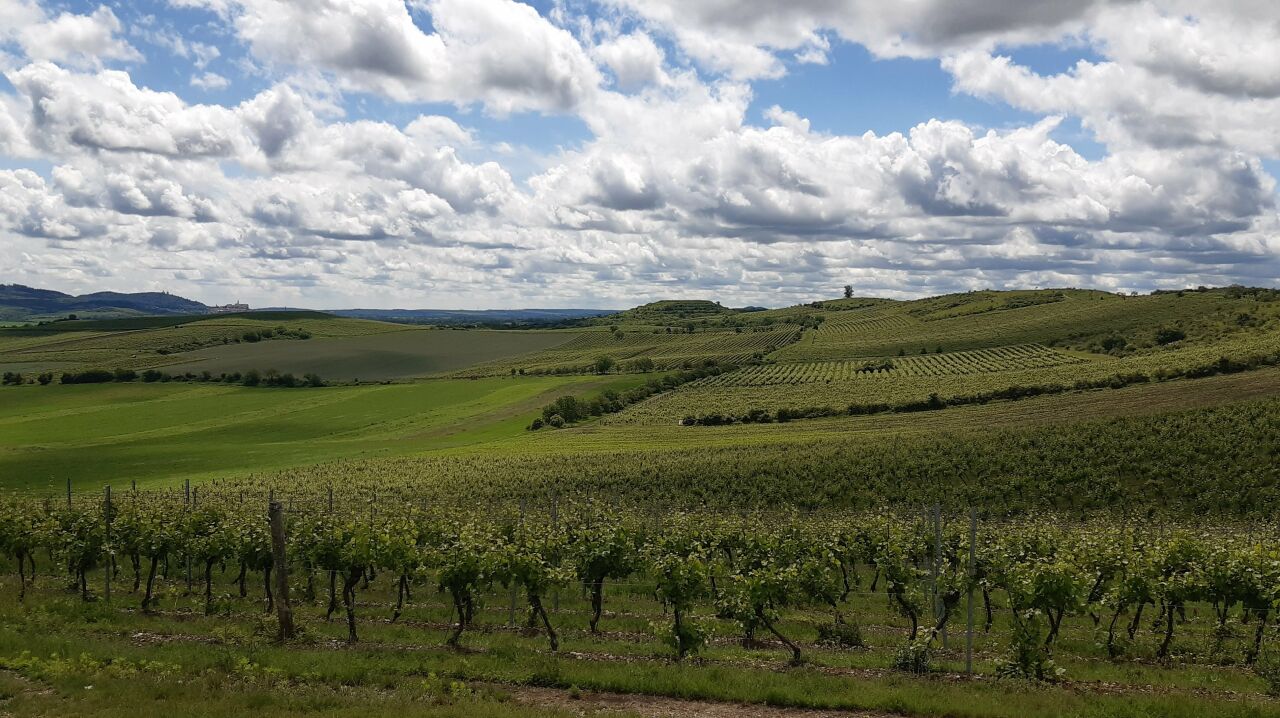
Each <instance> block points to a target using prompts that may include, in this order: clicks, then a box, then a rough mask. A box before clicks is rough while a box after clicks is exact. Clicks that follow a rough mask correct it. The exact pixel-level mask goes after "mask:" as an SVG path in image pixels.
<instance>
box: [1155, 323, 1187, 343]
mask: <svg viewBox="0 0 1280 718" xmlns="http://www.w3.org/2000/svg"><path fill="white" fill-rule="evenodd" d="M1186 338H1187V333H1186V332H1184V331H1182V330H1181V329H1175V328H1173V327H1161V328H1160V329H1157V330H1156V344H1172V343H1174V342H1180V341H1182V340H1183V339H1186Z"/></svg>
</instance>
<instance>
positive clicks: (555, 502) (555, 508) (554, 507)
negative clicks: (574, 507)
mask: <svg viewBox="0 0 1280 718" xmlns="http://www.w3.org/2000/svg"><path fill="white" fill-rule="evenodd" d="M558 530H560V494H559V493H552V494H551V533H552V534H555V533H556V531H558ZM551 610H552V611H559V610H560V589H559V588H554V589H552V590H551Z"/></svg>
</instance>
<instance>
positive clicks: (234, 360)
mask: <svg viewBox="0 0 1280 718" xmlns="http://www.w3.org/2000/svg"><path fill="white" fill-rule="evenodd" d="M569 339H571V337H566V336H565V335H563V334H557V333H554V332H538V331H519V332H516V331H506V332H502V331H486V330H480V329H477V330H470V331H460V330H451V329H411V330H408V331H398V332H387V333H385V334H376V335H372V336H352V337H337V338H327V339H312V340H310V341H307V342H289V341H276V342H258V343H256V344H233V345H229V346H219V347H212V348H208V349H198V350H196V351H192V352H188V353H186V354H183V355H182V357H183V360H184V361H182V362H181V363H176V364H170V365H166V366H165V371H170V372H196V373H198V372H202V371H208V372H212V373H213V374H221V373H224V372H225V373H231V372H244V371H247V370H249V369H267V368H274V369H279V370H280V371H291V372H293V373H295V374H303V373H306V372H313V373H316V374H319V375H320V376H322V377H325V378H326V379H333V380H337V381H353V380H362V381H384V380H387V379H405V378H412V377H421V376H428V375H432V374H442V373H446V372H452V371H455V370H459V369H463V368H466V367H470V366H472V365H475V364H478V363H480V362H486V361H491V360H493V358H494V357H509V356H519V355H523V354H527V353H532V352H538V351H542V350H546V349H547V348H549V347H553V346H556V345H558V344H562V343H564V342H565V341H566V340H569ZM502 373H509V372H499V374H502Z"/></svg>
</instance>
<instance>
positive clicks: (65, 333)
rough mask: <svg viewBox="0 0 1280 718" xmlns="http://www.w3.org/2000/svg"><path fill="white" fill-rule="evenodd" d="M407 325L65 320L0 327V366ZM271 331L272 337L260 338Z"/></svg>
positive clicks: (177, 351)
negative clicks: (39, 324) (19, 326)
mask: <svg viewBox="0 0 1280 718" xmlns="http://www.w3.org/2000/svg"><path fill="white" fill-rule="evenodd" d="M407 329H408V328H407V327H404V326H401V325H397V324H386V323H383V322H371V321H364V320H351V319H337V318H334V317H329V316H327V315H321V314H315V313H306V312H299V313H279V314H264V316H263V317H258V316H257V315H236V316H220V315H213V316H211V317H186V318H181V317H179V318H171V317H166V318H165V319H164V320H163V321H159V320H157V321H150V322H148V321H141V320H111V321H101V322H62V323H59V324H57V325H47V326H43V327H28V328H24V329H9V330H3V331H0V365H12V366H15V367H17V366H22V367H26V368H27V369H26V370H27V371H37V370H41V368H42V367H47V369H45V370H56V371H64V370H66V371H70V370H75V369H87V368H95V369H102V368H105V369H117V368H124V369H146V368H150V367H155V366H164V365H166V364H170V363H173V361H174V358H175V357H177V356H179V355H181V354H183V353H184V352H190V351H193V350H197V349H201V348H205V347H226V346H239V345H241V344H253V343H256V342H259V341H266V342H269V343H270V342H287V341H304V340H309V339H325V338H335V337H368V336H373V335H378V334H386V333H398V332H403V331H406V330H407ZM267 332H270V333H271V336H268V337H264V338H261V339H260V338H259V337H262V335H263V334H264V333H267ZM246 335H251V336H252V339H249V338H246ZM304 337H305V339H304ZM253 368H257V369H266V368H267V367H253ZM7 370H9V369H7Z"/></svg>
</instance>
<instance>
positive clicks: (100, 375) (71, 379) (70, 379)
mask: <svg viewBox="0 0 1280 718" xmlns="http://www.w3.org/2000/svg"><path fill="white" fill-rule="evenodd" d="M115 376H116V375H115V374H113V373H112V372H109V371H107V370H106V369H86V370H85V371H82V372H80V373H79V374H77V373H74V372H69V373H66V374H63V375H62V380H61V381H62V383H63V384H105V383H106V382H109V381H113V380H115Z"/></svg>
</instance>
